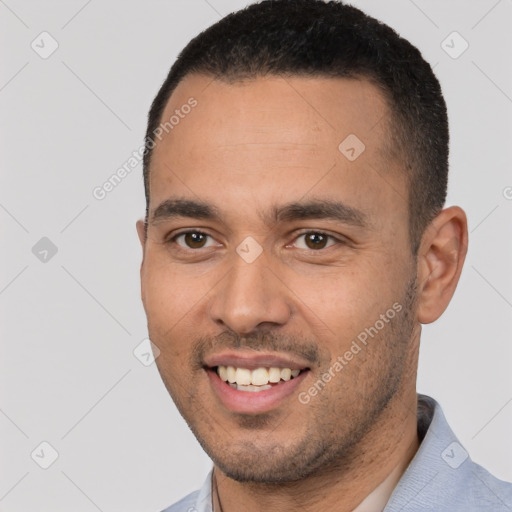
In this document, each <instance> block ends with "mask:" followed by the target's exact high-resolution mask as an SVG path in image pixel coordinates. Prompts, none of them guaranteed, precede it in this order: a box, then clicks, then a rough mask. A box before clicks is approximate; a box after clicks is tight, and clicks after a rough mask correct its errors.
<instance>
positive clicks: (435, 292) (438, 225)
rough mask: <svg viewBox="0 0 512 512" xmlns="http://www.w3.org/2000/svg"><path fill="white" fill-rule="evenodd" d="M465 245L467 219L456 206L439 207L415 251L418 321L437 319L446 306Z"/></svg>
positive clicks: (455, 282)
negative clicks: (416, 254)
mask: <svg viewBox="0 0 512 512" xmlns="http://www.w3.org/2000/svg"><path fill="white" fill-rule="evenodd" d="M467 246H468V228H467V219H466V214H465V213H464V211H463V210H462V209H461V208H459V207H458V206H451V207H450V208H446V209H444V210H442V211H441V212H440V213H439V214H438V215H437V216H436V217H435V219H434V220H433V221H432V222H431V223H430V225H429V226H428V227H427V229H426V230H425V233H424V235H423V238H422V241H421V245H420V248H419V251H418V278H419V286H418V292H419V296H418V321H419V322H420V323H422V324H428V323H431V322H434V321H435V320H437V319H438V318H439V317H440V316H441V315H442V313H443V312H444V310H445V309H446V308H447V307H448V304H449V303H450V300H451V298H452V297H453V294H454V292H455V289H456V287H457V283H458V281H459V278H460V274H461V272H462V267H463V265H464V260H465V257H466V253H467Z"/></svg>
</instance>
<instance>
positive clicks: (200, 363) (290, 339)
mask: <svg viewBox="0 0 512 512" xmlns="http://www.w3.org/2000/svg"><path fill="white" fill-rule="evenodd" d="M221 349H234V350H240V349H249V350H254V351H256V352H284V353H287V354H292V355H295V356H298V357H300V358H302V359H305V360H306V361H308V362H309V363H311V364H312V365H314V364H318V363H319V362H320V351H319V348H318V344H317V342H315V341H312V340H310V339H305V338H302V337H301V336H291V335H285V334H277V333H273V332H255V333H251V334H247V335H244V336H240V335H238V334H236V333H234V332H230V331H225V332H223V333H221V334H219V335H217V336H201V337H199V338H198V339H197V341H196V342H195V343H194V348H193V350H192V354H191V361H190V362H191V366H192V367H193V368H194V369H198V370H199V369H201V368H203V367H204V360H205V357H206V355H207V354H210V353H212V352H214V351H218V350H221Z"/></svg>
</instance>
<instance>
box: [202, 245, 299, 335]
mask: <svg viewBox="0 0 512 512" xmlns="http://www.w3.org/2000/svg"><path fill="white" fill-rule="evenodd" d="M262 256H263V255H262ZM262 256H260V257H259V258H258V259H257V260H256V261H253V262H252V263H247V262H246V261H244V260H243V259H242V258H240V257H239V256H238V255H237V254H234V255H233V260H234V261H233V263H232V267H231V269H230V271H229V272H228V274H227V275H226V276H225V277H224V278H223V279H222V280H221V282H220V283H219V284H218V286H217V287H216V290H215V294H214V295H213V296H212V297H211V303H210V306H209V314H210V317H211V319H212V321H214V322H215V323H216V324H220V325H222V326H223V327H225V328H229V329H231V330H232V331H234V332H236V333H238V334H245V335H247V334H249V333H251V332H253V331H255V330H257V329H262V328H276V327H278V326H282V325H284V324H286V322H288V320H289V319H290V316H291V307H290V302H291V301H290V300H289V298H290V294H289V293H287V291H288V290H287V288H286V286H285V285H284V284H283V282H282V281H281V280H280V279H279V278H278V276H277V273H276V272H275V271H273V270H272V269H271V268H270V267H269V266H268V264H267V261H266V258H264V257H262Z"/></svg>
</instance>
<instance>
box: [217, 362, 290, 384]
mask: <svg viewBox="0 0 512 512" xmlns="http://www.w3.org/2000/svg"><path fill="white" fill-rule="evenodd" d="M299 373H300V370H292V369H290V368H275V367H272V368H264V367H261V368H256V369H255V370H249V369H248V368H235V367H234V366H217V374H218V375H219V377H220V378H221V379H222V380H223V381H227V382H229V383H231V384H234V383H236V384H239V385H242V386H248V385H250V384H252V385H253V386H264V385H266V384H268V383H269V382H273V383H276V382H279V381H280V380H284V381H288V380H290V379H291V378H293V377H297V375H299Z"/></svg>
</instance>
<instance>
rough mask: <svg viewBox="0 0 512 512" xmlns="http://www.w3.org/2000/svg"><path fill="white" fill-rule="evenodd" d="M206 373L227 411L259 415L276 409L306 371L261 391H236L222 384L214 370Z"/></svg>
mask: <svg viewBox="0 0 512 512" xmlns="http://www.w3.org/2000/svg"><path fill="white" fill-rule="evenodd" d="M206 373H207V374H208V378H209V379H210V383H211V385H212V387H213V389H214V391H215V393H216V394H217V396H218V397H219V398H220V400H221V402H222V403H223V404H224V406H225V407H226V408H227V409H229V410H230V411H233V412H238V413H244V414H260V413H263V412H268V411H271V410H272V409H276V408H277V407H278V406H279V405H280V404H281V403H282V402H283V401H284V399H285V398H287V397H289V396H290V395H291V394H292V393H293V392H294V391H295V390H296V389H297V387H298V386H299V385H300V383H301V382H302V381H303V380H304V378H305V377H306V374H307V373H308V370H305V371H302V372H300V373H299V375H298V376H297V377H294V378H293V379H290V380H289V381H286V382H281V383H280V384H277V386H272V387H271V388H270V389H265V390H263V391H238V390H237V389H234V388H232V387H231V386H230V385H229V384H228V383H227V382H224V381H223V380H222V379H221V378H220V377H219V376H218V375H217V372H215V371H214V370H211V369H207V370H206Z"/></svg>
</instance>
